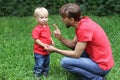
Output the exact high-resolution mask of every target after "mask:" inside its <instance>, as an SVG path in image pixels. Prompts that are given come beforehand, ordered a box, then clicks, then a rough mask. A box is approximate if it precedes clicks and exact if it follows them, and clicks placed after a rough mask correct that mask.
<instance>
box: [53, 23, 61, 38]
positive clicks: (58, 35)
mask: <svg viewBox="0 0 120 80" xmlns="http://www.w3.org/2000/svg"><path fill="white" fill-rule="evenodd" d="M53 26H54V27H55V30H54V35H55V37H56V38H57V39H60V38H61V31H60V29H59V28H58V26H57V25H56V24H53Z"/></svg>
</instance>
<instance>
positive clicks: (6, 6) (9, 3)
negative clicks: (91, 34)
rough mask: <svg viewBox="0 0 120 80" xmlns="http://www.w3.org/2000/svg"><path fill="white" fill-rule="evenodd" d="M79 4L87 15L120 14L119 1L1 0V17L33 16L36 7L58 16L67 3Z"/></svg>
mask: <svg viewBox="0 0 120 80" xmlns="http://www.w3.org/2000/svg"><path fill="white" fill-rule="evenodd" d="M69 2H71V3H77V4H78V5H80V6H81V8H82V12H83V13H85V14H88V12H89V14H95V15H99V16H102V15H114V14H119V13H120V5H119V4H120V1H119V0H116V1H114V0H56V1H55V0H44V1H42V0H0V16H31V15H33V11H34V9H35V8H36V7H40V6H43V7H46V8H47V9H48V10H49V13H50V14H56V13H58V11H59V8H60V7H61V6H62V5H63V4H65V3H69Z"/></svg>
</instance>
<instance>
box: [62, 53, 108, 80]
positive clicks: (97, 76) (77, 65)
mask: <svg viewBox="0 0 120 80" xmlns="http://www.w3.org/2000/svg"><path fill="white" fill-rule="evenodd" d="M61 65H62V67H63V68H64V69H65V70H67V71H69V72H71V73H73V74H75V75H77V76H78V77H80V78H81V79H82V80H102V79H103V77H104V76H105V75H106V74H107V73H108V72H109V71H110V70H102V69H101V68H99V66H98V64H96V63H95V62H93V61H92V60H91V59H90V58H89V57H88V56H87V55H86V54H85V53H83V55H82V56H81V57H80V58H71V57H64V58H63V59H62V60H61Z"/></svg>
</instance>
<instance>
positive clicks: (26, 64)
mask: <svg viewBox="0 0 120 80" xmlns="http://www.w3.org/2000/svg"><path fill="white" fill-rule="evenodd" d="M90 17H91V18H92V19H93V20H95V21H96V22H97V23H99V24H100V25H101V26H102V27H103V28H104V30H105V31H106V33H107V35H108V37H109V39H110V42H111V46H112V50H113V56H114V59H115V66H114V68H113V69H112V70H111V72H110V73H109V74H108V75H107V79H108V80H119V77H118V76H119V73H120V68H119V67H120V63H119V62H120V59H119V57H120V54H119V49H120V23H119V21H120V17H118V16H112V17H96V16H90ZM53 23H56V24H57V25H58V26H59V28H60V29H61V31H62V33H63V35H64V36H65V37H66V38H69V39H72V38H73V37H74V29H72V28H70V29H66V28H64V29H63V27H65V26H64V24H63V22H62V21H61V18H60V16H57V15H55V16H50V17H49V26H50V28H51V31H53V30H54V28H53V26H52V24H53ZM35 24H36V22H35V20H34V18H33V17H0V80H34V77H33V72H32V70H33V65H34V58H33V40H32V38H31V31H32V29H33V28H34V26H35ZM52 37H53V40H54V42H55V43H56V47H58V48H61V49H68V48H66V47H65V46H64V45H63V44H61V43H60V42H59V41H58V40H57V39H55V37H54V36H53V35H52ZM62 57H63V56H62V55H59V54H51V63H50V76H49V78H45V77H43V79H42V80H79V79H78V78H76V77H75V76H73V75H71V74H69V73H68V72H66V71H65V70H63V69H62V68H61V66H60V60H61V59H62Z"/></svg>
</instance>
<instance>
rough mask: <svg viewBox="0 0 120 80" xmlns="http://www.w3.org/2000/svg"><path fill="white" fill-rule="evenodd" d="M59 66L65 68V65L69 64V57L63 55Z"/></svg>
mask: <svg viewBox="0 0 120 80" xmlns="http://www.w3.org/2000/svg"><path fill="white" fill-rule="evenodd" d="M60 64H61V66H62V67H63V68H67V66H69V58H67V57H64V58H63V59H62V60H61V63H60Z"/></svg>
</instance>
